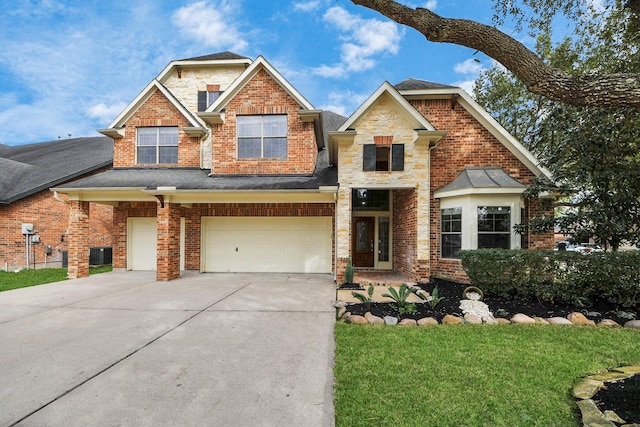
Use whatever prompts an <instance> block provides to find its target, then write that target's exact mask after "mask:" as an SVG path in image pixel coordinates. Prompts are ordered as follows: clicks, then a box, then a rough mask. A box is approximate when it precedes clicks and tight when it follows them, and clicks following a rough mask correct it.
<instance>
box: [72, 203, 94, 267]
mask: <svg viewBox="0 0 640 427" xmlns="http://www.w3.org/2000/svg"><path fill="white" fill-rule="evenodd" d="M89 207H90V204H89V202H85V201H81V200H71V201H70V202H69V253H68V270H67V277H69V278H70V279H77V278H80V277H87V276H88V275H89V233H90V232H91V229H90V224H89V212H90V210H89Z"/></svg>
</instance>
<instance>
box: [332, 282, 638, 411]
mask: <svg viewBox="0 0 640 427" xmlns="http://www.w3.org/2000/svg"><path fill="white" fill-rule="evenodd" d="M343 286H344V285H343ZM419 286H420V287H421V288H422V289H424V290H425V291H427V292H429V293H431V292H432V291H433V288H434V287H436V286H437V287H438V291H439V295H440V296H442V297H444V299H443V300H442V301H441V302H440V303H439V304H438V305H437V306H436V307H435V309H432V308H431V306H430V305H429V304H425V303H418V304H416V312H415V313H413V314H402V315H400V314H398V312H397V310H396V309H395V308H394V307H393V306H392V304H390V303H371V304H370V305H369V306H366V305H365V304H353V305H349V307H348V308H347V310H348V311H349V312H351V314H359V315H364V314H365V313H366V312H371V314H373V315H375V316H378V317H384V316H394V317H397V318H399V319H416V320H417V319H421V318H424V317H433V318H435V319H436V320H438V322H439V323H442V318H443V317H444V316H445V315H447V314H452V315H456V316H460V317H463V313H462V310H461V309H460V300H461V299H462V293H463V291H464V290H465V288H466V287H467V286H468V285H464V284H460V283H454V282H448V281H444V280H437V279H436V280H435V281H432V282H430V283H421V284H419ZM344 288H347V289H348V288H349V285H346V286H345V287H344ZM341 289H343V287H341ZM355 291H356V292H360V293H362V294H364V295H366V289H361V290H355ZM483 302H484V303H485V304H487V305H488V306H489V310H491V312H492V313H493V314H494V316H495V317H504V318H507V319H508V318H511V317H512V316H513V315H515V314H517V313H523V314H526V315H527V316H530V317H542V318H549V317H567V315H568V314H569V313H572V312H580V313H582V314H584V315H585V316H586V317H587V318H589V319H591V320H594V321H595V322H596V323H598V322H600V321H601V320H603V319H611V320H614V321H616V322H617V323H618V324H620V325H624V323H625V322H627V321H628V320H632V318H630V317H629V314H633V315H635V319H638V318H640V316H639V315H638V314H639V313H638V308H636V309H635V310H628V309H624V310H618V308H617V307H615V306H611V305H610V304H606V303H604V302H598V301H596V302H594V304H593V306H591V307H578V306H571V305H562V304H551V303H541V302H539V301H523V300H517V299H507V298H501V297H496V296H491V295H486V294H485V297H484V299H483ZM593 401H594V402H595V403H596V404H597V406H598V408H599V409H600V410H601V411H602V412H604V411H605V410H612V411H614V412H615V413H616V414H618V416H620V417H621V418H622V419H624V420H625V421H626V422H627V423H638V424H640V375H635V376H633V377H631V378H628V379H625V380H620V381H616V382H610V383H606V384H605V387H604V388H603V389H602V390H600V391H599V392H598V393H597V394H596V395H595V396H594V397H593Z"/></svg>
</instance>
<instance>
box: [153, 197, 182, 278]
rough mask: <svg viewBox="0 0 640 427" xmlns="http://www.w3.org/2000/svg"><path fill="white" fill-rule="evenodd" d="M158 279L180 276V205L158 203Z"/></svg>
mask: <svg viewBox="0 0 640 427" xmlns="http://www.w3.org/2000/svg"><path fill="white" fill-rule="evenodd" d="M157 257H158V259H157V272H156V280H158V281H167V280H173V279H177V278H178V277H180V205H177V204H175V203H165V204H164V207H162V204H160V203H158V253H157Z"/></svg>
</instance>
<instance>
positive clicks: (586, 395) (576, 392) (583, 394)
mask: <svg viewBox="0 0 640 427" xmlns="http://www.w3.org/2000/svg"><path fill="white" fill-rule="evenodd" d="M603 385H604V383H603V382H602V381H598V380H591V379H588V378H587V379H583V380H582V381H580V382H579V383H578V384H576V385H575V386H573V397H575V398H577V399H591V398H592V397H593V396H594V395H595V394H596V393H597V392H598V391H599V390H600V388H601V387H602V386H603Z"/></svg>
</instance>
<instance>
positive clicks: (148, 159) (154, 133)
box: [137, 127, 178, 165]
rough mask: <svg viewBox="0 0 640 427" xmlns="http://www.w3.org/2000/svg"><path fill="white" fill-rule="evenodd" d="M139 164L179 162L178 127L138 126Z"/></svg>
mask: <svg viewBox="0 0 640 427" xmlns="http://www.w3.org/2000/svg"><path fill="white" fill-rule="evenodd" d="M137 159H138V160H137V162H138V164H145V165H148V164H177V163H178V128H177V127H154V128H151V127H149V128H138V141H137Z"/></svg>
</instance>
